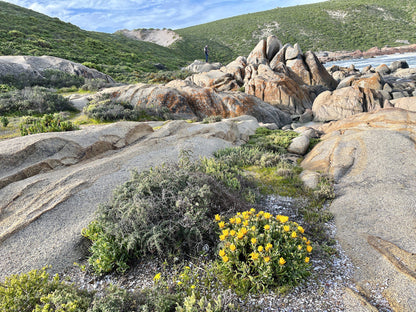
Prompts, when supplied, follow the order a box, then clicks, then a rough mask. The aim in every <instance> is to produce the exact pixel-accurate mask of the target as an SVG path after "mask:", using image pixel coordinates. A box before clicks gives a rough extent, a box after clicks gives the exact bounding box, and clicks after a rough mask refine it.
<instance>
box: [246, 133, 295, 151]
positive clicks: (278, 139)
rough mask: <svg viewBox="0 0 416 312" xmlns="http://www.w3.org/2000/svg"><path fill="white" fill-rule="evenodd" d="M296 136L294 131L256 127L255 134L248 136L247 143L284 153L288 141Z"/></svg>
mask: <svg viewBox="0 0 416 312" xmlns="http://www.w3.org/2000/svg"><path fill="white" fill-rule="evenodd" d="M297 136H299V134H298V133H296V132H294V131H285V130H269V129H266V128H257V130H256V134H255V135H252V136H251V137H250V140H249V141H248V145H254V146H257V147H259V148H261V149H264V150H268V151H272V152H275V153H278V154H286V153H287V148H288V147H289V145H290V143H291V142H292V140H293V139H294V138H296V137H297Z"/></svg>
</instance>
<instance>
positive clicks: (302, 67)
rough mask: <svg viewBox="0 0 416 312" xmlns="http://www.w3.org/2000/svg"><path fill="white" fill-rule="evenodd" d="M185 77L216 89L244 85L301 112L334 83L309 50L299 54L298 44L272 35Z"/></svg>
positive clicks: (274, 102)
mask: <svg viewBox="0 0 416 312" xmlns="http://www.w3.org/2000/svg"><path fill="white" fill-rule="evenodd" d="M187 80H189V81H192V82H194V83H195V84H197V85H198V86H201V87H210V88H214V89H215V90H218V91H228V90H239V89H244V90H245V92H246V93H248V94H251V95H254V96H256V97H259V98H260V99H262V100H263V101H265V102H267V103H270V104H272V105H273V106H276V107H278V108H280V109H282V110H285V111H286V112H288V113H290V114H302V113H303V112H304V111H305V110H306V109H310V108H311V107H312V101H313V99H314V98H315V97H316V96H317V95H318V94H319V93H320V92H322V91H323V90H327V89H329V90H333V89H335V88H336V86H337V82H336V81H335V80H334V79H333V78H332V76H331V75H330V74H329V73H328V72H327V70H326V69H325V68H324V67H323V65H322V64H321V63H320V62H319V60H318V58H317V57H316V55H315V54H314V53H313V52H311V51H308V52H306V53H305V54H303V52H302V50H301V48H300V46H299V45H298V44H295V45H294V46H291V45H290V44H286V45H284V46H282V44H281V42H280V41H279V40H278V39H277V37H276V36H269V37H268V38H267V39H263V40H260V42H259V43H258V44H257V46H256V47H255V48H254V49H253V50H252V51H251V52H250V54H249V56H248V57H247V59H246V58H244V57H238V58H237V59H236V60H235V61H233V62H232V63H230V64H228V65H227V66H223V67H221V68H220V69H219V70H218V69H217V70H212V71H208V72H204V73H201V74H198V75H194V76H192V77H189V78H187ZM317 86H319V87H318V88H317Z"/></svg>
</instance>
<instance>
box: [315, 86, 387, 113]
mask: <svg viewBox="0 0 416 312" xmlns="http://www.w3.org/2000/svg"><path fill="white" fill-rule="evenodd" d="M383 104H384V98H383V96H382V94H380V93H379V92H378V91H375V90H373V89H369V88H360V87H357V86H355V87H345V88H342V89H337V90H335V91H325V92H322V93H321V94H319V95H318V97H317V98H316V99H315V101H314V102H313V106H312V111H313V114H314V119H315V120H316V121H331V120H340V119H344V118H347V117H349V116H352V115H355V114H358V113H362V112H370V111H373V110H376V109H378V108H382V107H383Z"/></svg>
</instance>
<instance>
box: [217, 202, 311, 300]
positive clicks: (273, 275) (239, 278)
mask: <svg viewBox="0 0 416 312" xmlns="http://www.w3.org/2000/svg"><path fill="white" fill-rule="evenodd" d="M215 220H216V221H217V222H218V226H219V228H220V230H221V235H220V236H219V237H220V241H221V242H220V244H219V256H220V258H221V260H220V261H219V264H218V270H219V274H220V276H221V278H222V279H223V281H224V283H225V284H226V285H230V287H233V289H235V290H236V292H237V293H239V294H242V295H246V294H248V293H254V292H258V291H261V292H263V291H266V290H270V289H273V288H275V287H278V286H284V285H297V284H298V283H299V282H300V281H301V280H302V279H304V278H305V277H307V276H308V275H309V271H308V269H309V266H310V264H309V261H310V258H309V254H310V252H311V251H312V247H311V245H310V242H309V240H308V239H307V238H306V237H305V236H304V235H303V234H304V229H303V228H302V227H301V226H299V225H298V224H297V223H295V222H291V221H289V218H288V217H286V216H281V215H278V216H276V217H274V216H273V215H271V214H270V213H268V212H263V211H260V212H258V213H257V214H256V211H255V209H251V210H250V211H244V212H243V213H237V215H235V216H233V217H232V218H230V219H229V220H228V221H227V222H226V220H225V219H224V218H222V217H221V216H219V215H217V216H216V217H215Z"/></svg>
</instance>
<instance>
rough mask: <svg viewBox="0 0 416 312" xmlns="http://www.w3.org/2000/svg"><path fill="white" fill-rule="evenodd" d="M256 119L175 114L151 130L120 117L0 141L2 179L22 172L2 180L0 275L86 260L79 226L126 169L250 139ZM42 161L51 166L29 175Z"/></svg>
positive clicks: (200, 153)
mask: <svg viewBox="0 0 416 312" xmlns="http://www.w3.org/2000/svg"><path fill="white" fill-rule="evenodd" d="M161 124H162V123H159V124H158V125H161ZM258 126H259V125H258V122H257V121H256V119H255V118H253V117H251V116H242V117H239V118H236V119H231V120H223V121H221V122H218V123H212V124H200V123H187V122H186V121H183V120H178V121H172V122H169V123H168V124H165V125H163V126H162V127H161V128H160V129H158V130H155V131H153V130H152V128H151V127H150V126H149V125H147V124H146V123H137V122H121V123H115V124H112V125H109V126H96V127H92V128H89V127H88V128H86V129H85V130H80V131H73V132H67V133H42V134H36V135H31V136H26V137H21V138H16V139H10V140H7V141H2V142H0V153H1V158H0V179H1V181H5V177H10V176H11V175H14V176H19V175H21V178H20V179H14V180H13V181H12V180H9V182H8V184H7V185H6V184H3V185H2V186H0V259H1V261H0V280H1V281H2V280H3V279H4V278H5V276H9V275H11V274H16V273H23V272H27V271H29V270H32V269H38V268H40V267H43V266H44V265H45V264H49V265H51V266H52V270H53V271H55V272H56V271H57V272H62V271H63V270H65V269H67V268H70V267H72V266H73V263H74V261H77V262H79V261H80V259H82V258H84V259H85V255H86V251H87V249H88V247H86V246H84V245H83V240H82V236H81V230H82V228H84V227H86V226H87V225H88V223H89V222H90V221H92V219H93V218H94V212H95V210H96V209H97V206H98V204H100V203H104V202H106V201H107V200H108V199H109V197H110V196H111V194H112V191H113V189H114V188H115V187H116V186H117V185H120V184H122V183H124V182H125V181H127V180H128V179H129V177H130V171H131V170H133V169H135V170H137V171H139V172H141V171H143V170H147V169H150V168H151V167H155V166H159V165H162V164H163V163H170V162H177V161H178V155H179V153H180V151H181V150H191V151H192V152H193V155H192V157H194V158H195V159H198V158H199V157H200V156H201V157H203V156H207V157H209V156H211V155H212V153H213V152H214V151H216V150H218V149H221V148H226V147H231V146H235V145H237V144H241V143H243V142H244V141H246V140H248V137H249V135H251V134H254V132H255V130H256V128H257V127H258ZM88 153H90V157H86V155H87V154H88ZM94 155H95V157H94ZM58 163H59V164H58ZM41 164H56V165H55V166H49V165H48V166H45V169H44V170H37V172H34V171H33V172H32V174H27V172H28V168H35V167H42V166H41ZM22 259H25V261H22Z"/></svg>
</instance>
